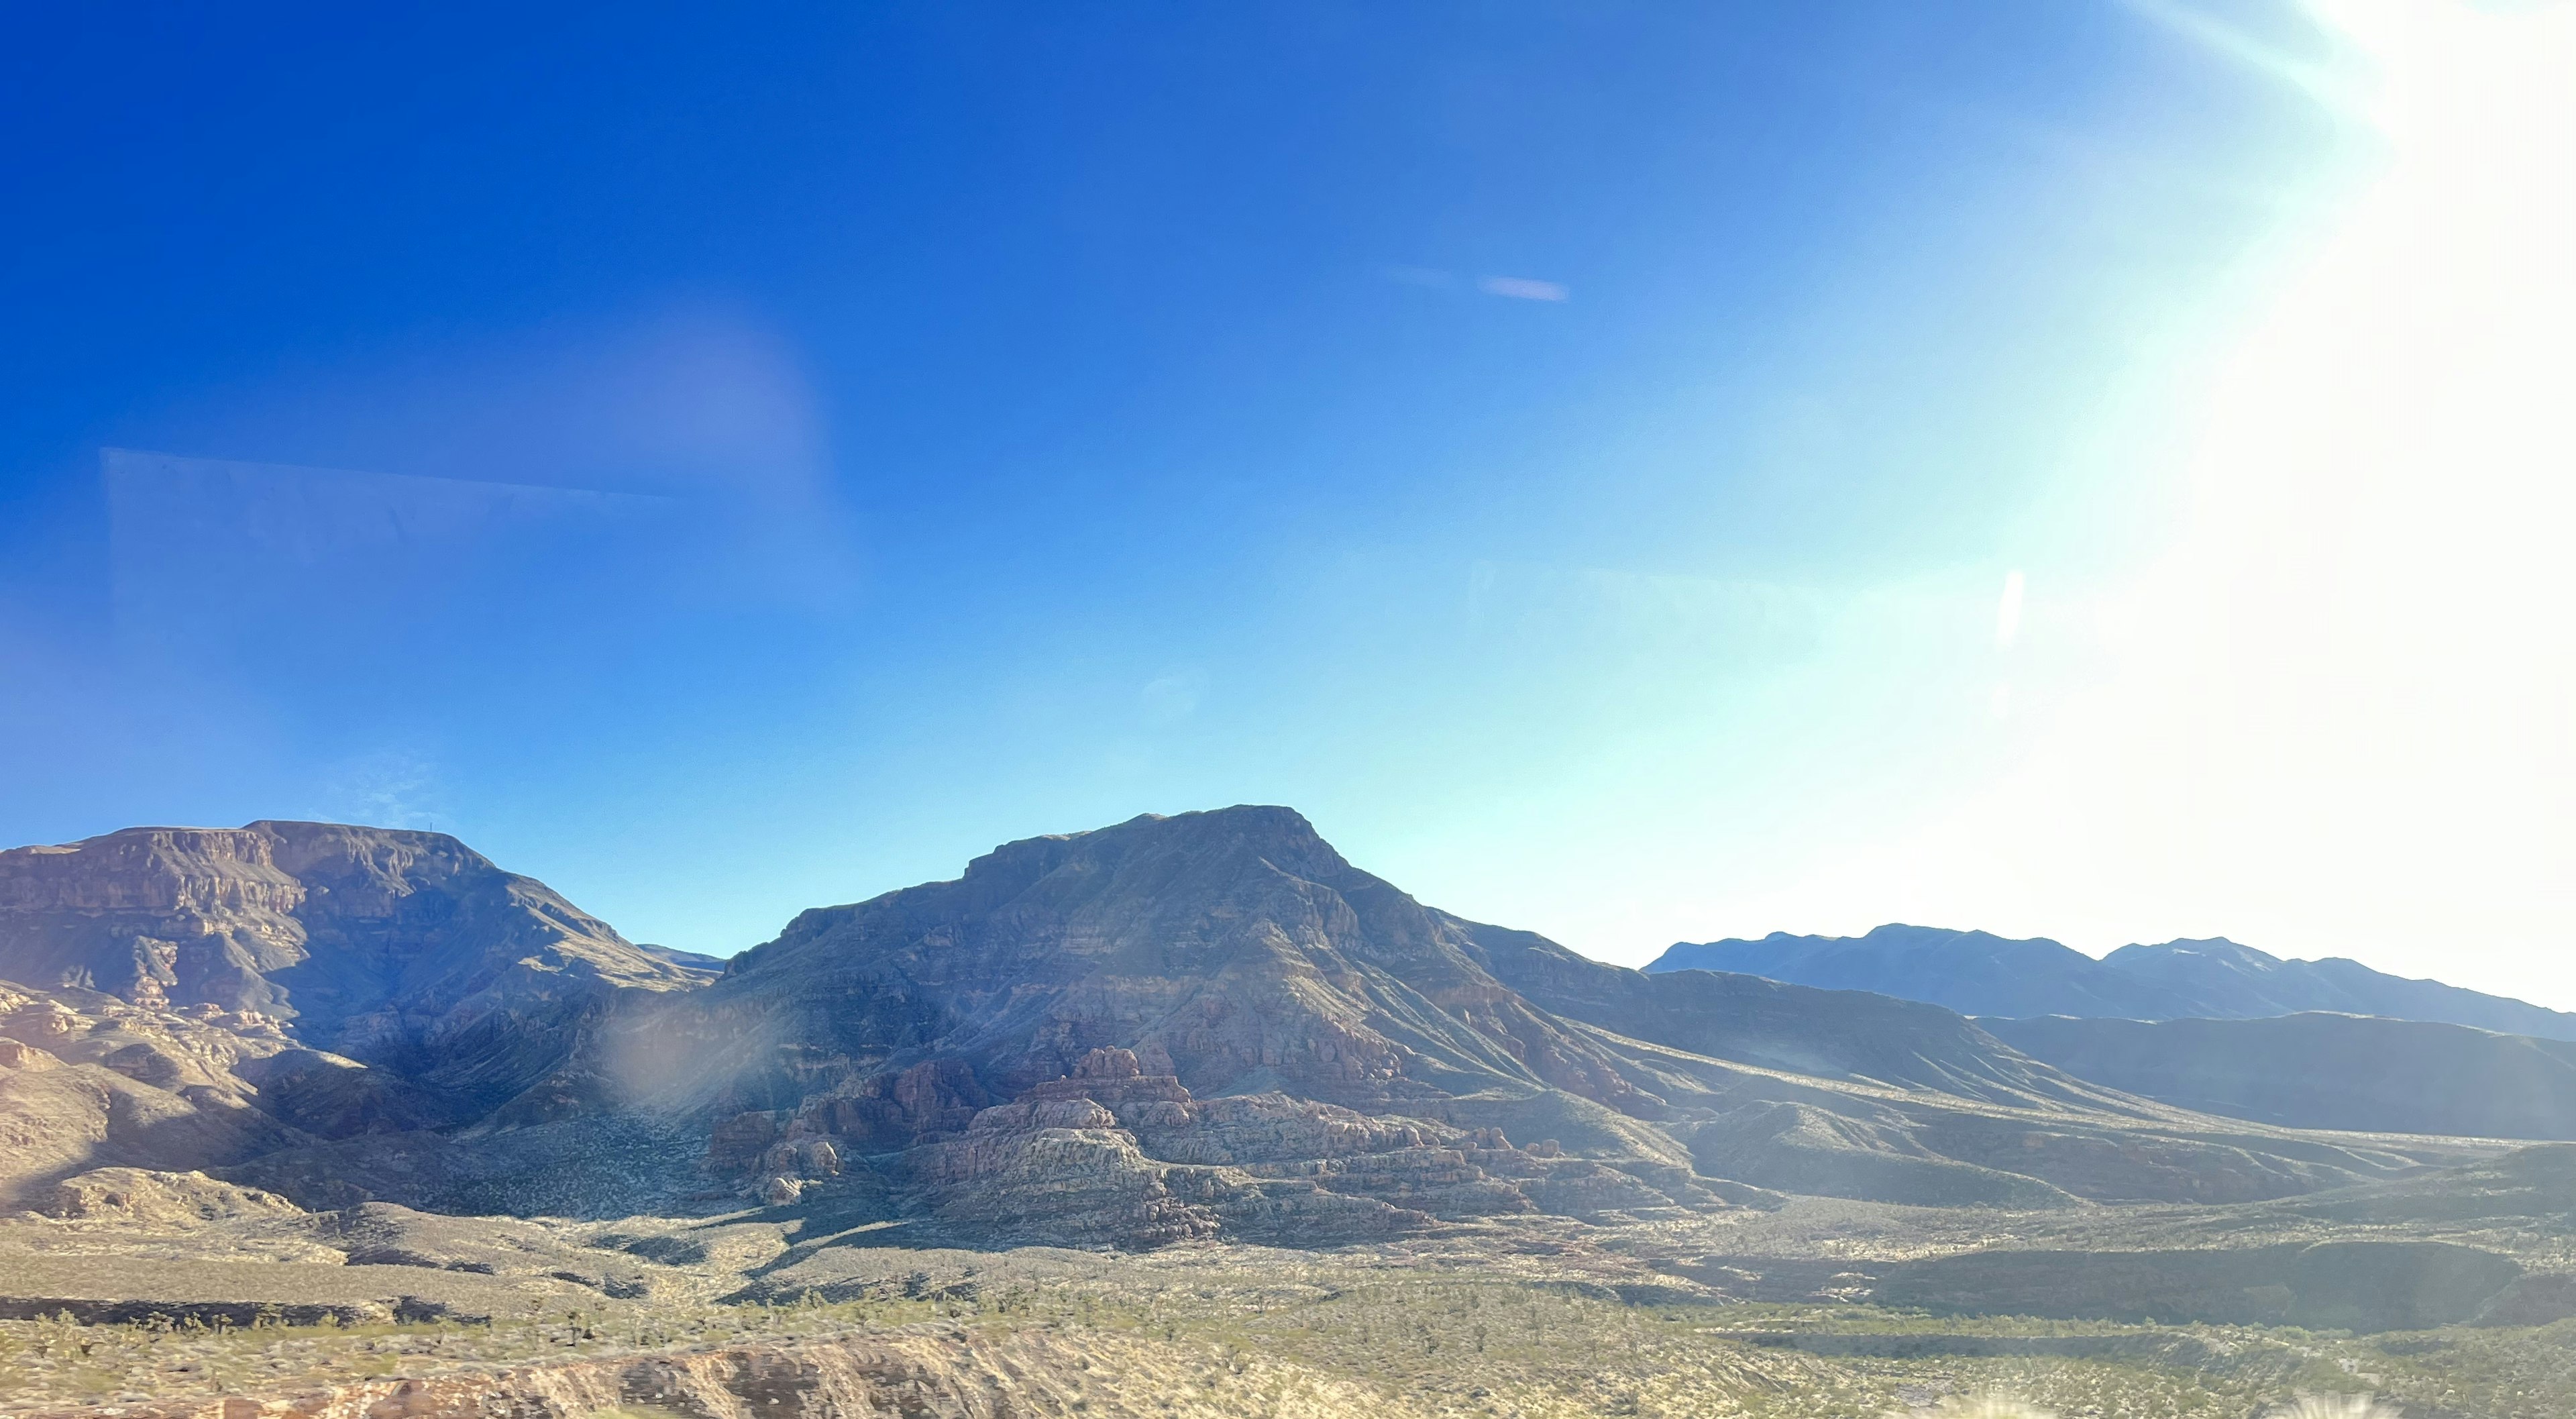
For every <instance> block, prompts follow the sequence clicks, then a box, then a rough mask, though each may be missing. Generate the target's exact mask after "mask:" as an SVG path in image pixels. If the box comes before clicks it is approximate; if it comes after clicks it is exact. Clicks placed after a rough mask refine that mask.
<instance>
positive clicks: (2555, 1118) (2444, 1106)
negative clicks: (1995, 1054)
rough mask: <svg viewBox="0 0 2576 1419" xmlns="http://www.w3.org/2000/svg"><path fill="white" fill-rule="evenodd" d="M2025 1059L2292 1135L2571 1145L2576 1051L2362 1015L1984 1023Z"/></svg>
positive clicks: (2554, 1043)
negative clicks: (2465, 1137)
mask: <svg viewBox="0 0 2576 1419" xmlns="http://www.w3.org/2000/svg"><path fill="white" fill-rule="evenodd" d="M1979 1023H1980V1024H1981V1025H1983V1027H1984V1028H1985V1029H1986V1031H1987V1032H1988V1033H1990V1034H1993V1035H1994V1036H1996V1037H1997V1038H1999V1039H2002V1040H2004V1041H2005V1042H2006V1043H2009V1044H2010V1045H2012V1046H2013V1047H2014V1048H2015V1049H2018V1050H2020V1051H2021V1052H2023V1053H2024V1054H2027V1055H2029V1056H2031V1057H2032V1058H2034V1059H2040V1060H2045V1061H2047V1062H2048V1063H2050V1064H2054V1065H2056V1066H2057V1067H2059V1068H2061V1069H2063V1070H2065V1071H2066V1072H2068V1073H2070V1074H2074V1075H2077V1076H2079V1077H2081V1078H2085V1079H2090V1080H2092V1081H2094V1082H2095V1083H2098V1084H2102V1085H2106V1086H2108V1087H2110V1088H2113V1089H2119V1090H2123V1091H2125V1092H2128V1093H2132V1094H2143V1095H2145V1096H2147V1097H2149V1098H2154V1099H2162V1100H2164V1101H2165V1102H2167V1103H2170V1104H2175V1105H2178V1106H2180V1107H2183V1108H2188V1109H2197V1110H2200V1111H2202V1112H2204V1113H2215V1114H2225V1115H2227V1116H2229V1117H2231V1118H2244V1119H2256V1120H2260V1121H2262V1122H2264V1123H2276V1124H2283V1125H2286V1126H2289V1127H2293V1128H2331V1129H2350V1130H2356V1131H2362V1132H2388V1133H2451V1134H2474V1135H2480V1136H2484V1137H2490V1138H2529V1139H2576V1043H2569V1042H2566V1041H2562V1040H2539V1039H2531V1038H2529V1037H2526V1036H2522V1035H2502V1034H2495V1033H2492V1032H2490V1031H2486V1030H2474V1029H2470V1028H2468V1027H2466V1026H2463V1025H2443V1024H2431V1023H2426V1022H2422V1021H2416V1020H2388V1019H2380V1018H2376V1017H2371V1016H2357V1015H2327V1014H2299V1015H2283V1016H2277V1017H2274V1018H2271V1019H2263V1020H2166V1021H2161V1022H2155V1023H2149V1022H2145V1021H2138V1020H2080V1019H2072V1018H2069V1017H2067V1016H2062V1015H2059V1016H2046V1017H2042V1018H2038V1019H2030V1020H1984V1021H1980V1022H1979Z"/></svg>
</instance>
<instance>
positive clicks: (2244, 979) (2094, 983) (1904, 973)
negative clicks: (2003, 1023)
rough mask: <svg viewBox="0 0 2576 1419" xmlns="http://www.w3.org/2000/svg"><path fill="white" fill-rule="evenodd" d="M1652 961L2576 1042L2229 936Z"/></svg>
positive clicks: (2073, 1007)
mask: <svg viewBox="0 0 2576 1419" xmlns="http://www.w3.org/2000/svg"><path fill="white" fill-rule="evenodd" d="M1645 969H1646V970H1647V971H1648V972H1649V973H1653V974H1665V973H1670V972H1674V971H1681V970H1715V971H1731V972H1740V973H1745V974H1751V975H1758V976H1764V977H1766V978H1769V979H1774V980H1781V981H1786V982H1789V983H1792V984H1798V985H1812V986H1818V987H1823V988H1827V989H1841V990H1868V991H1875V992H1877V993H1880V994H1885V995H1895V996H1900V997H1902V998H1905V999H1909V1000H1923V1001H1927V1002H1930V1003H1933V1004H1938V1005H1943V1006H1946V1007H1948V1008H1950V1009H1953V1010H1956V1011H1958V1012H1959V1013H1961V1014H1963V1015H1970V1016H1989V1015H1990V1016H1997V1017H2003V1018H2027V1017H2033V1016H2042V1015H2067V1016H2074V1017H2077V1018H2083V1019H2129V1020H2177V1019H2192V1018H2201V1019H2260V1018H2267V1017H2273V1016H2283V1015H2295V1014H2302V1013H2312V1012H2321V1011H2322V1012H2330V1013H2337V1014H2350V1015H2378V1016H2385V1017H2387V1018H2391V1019H2402V1020H2419V1021H2425V1022H2428V1023H2434V1024H2449V1025H2462V1026H2467V1027H2469V1028H2473V1029H2482V1030H2491V1031H2497V1032H2500V1033H2506V1034H2516V1035H2529V1036H2532V1037H2535V1038H2539V1039H2554V1040H2576V1014H2571V1013H2568V1012H2565V1011H2558V1010H2551V1009H2548V1008H2547V1007H2545V1006H2539V1005H2533V1004H2531V1003H2529V1002H2527V1001H2521V1000H2515V999H2512V998H2510V997H2506V996H2498V995H2488V994H2485V993H2483V992H2479V991H2473V990H2467V989H2464V988H2462V987H2459V986H2452V985H2445V984H2443V983H2441V982H2439V981H2432V980H2414V979H2410V978H2407V977H2403V976H2395V975H2389V974H2387V973H2385V972H2381V971H2375V970H2372V969H2371V968H2370V967H2368V966H2365V965H2363V964H2361V963H2360V962H2358V961H2354V960H2350V959H2347V958H2344V957H2327V958H2325V959H2322V960H2315V961H2298V960H2284V959H2282V958H2280V957H2277V956H2273V955H2271V954H2269V953H2267V952H2263V951H2258V950H2256V949H2254V948H2253V947H2250V946H2244V945H2241V944H2239V943H2237V942H2234V941H2230V940H2227V939H2226V938H2224V937H2210V938H2205V939H2196V940H2175V941H2167V942H2162V943H2158V944H2155V945H2130V946H2123V947H2121V948H2120V949H2119V950H2117V951H2114V952H2112V953H2111V954H2110V955H2108V956H2106V957H2103V958H2101V959H2099V960H2096V959H2095V958H2093V957H2091V956H2087V955H2085V954H2084V953H2083V952H2080V951H2077V950H2075V949H2074V948H2072V947H2069V946H2066V945H2063V944H2061V943H2059V942H2056V941H2053V940H2050V939H2048V938H2046V937H2031V938H2024V939H2013V938H2006V937H1999V936H1994V935H1991V934H1989V933H1987V932H1982V931H1959V930H1953V929H1950V928H1945V927H1924V926H1908V925H1904V924H1901V923H1890V924H1888V925H1885V926H1881V927H1877V928H1875V929H1873V930H1871V931H1870V932H1868V933H1867V934H1865V935H1862V936H1799V935H1792V934H1790V933H1788V932H1773V933H1771V934H1770V935H1769V936H1765V937H1762V938H1760V939H1758V940H1746V939H1742V938H1729V939H1727V940H1723V941H1711V942H1697V943H1694V942H1676V943H1674V944H1673V945H1672V946H1671V947H1670V948H1669V949H1667V950H1666V951H1665V952H1664V953H1663V954H1662V955H1661V956H1659V957H1657V958H1656V959H1655V960H1654V961H1653V962H1651V963H1649V964H1648V965H1647V966H1646V967H1645Z"/></svg>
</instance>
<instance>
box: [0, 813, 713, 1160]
mask: <svg viewBox="0 0 2576 1419" xmlns="http://www.w3.org/2000/svg"><path fill="white" fill-rule="evenodd" d="M706 975H707V972H705V971H704V970H702V969H698V968H695V967H692V966H690V965H688V964H686V963H680V962H674V961H671V960H668V959H665V958H663V957H661V956H658V955H656V954H654V953H652V952H648V951H645V950H643V949H641V948H638V947H636V946H634V945H633V944H631V943H629V942H628V941H626V940H625V939H624V938H623V937H620V936H619V935H618V934H617V933H616V932H615V931H614V930H612V929H610V928H609V927H608V925H607V924H606V923H604V922H601V921H600V920H598V919H597V918H595V917H593V916H591V915H589V914H588V913H586V912H583V911H582V910H580V909H579V908H577V907H575V906H573V905H572V904H571V903H570V902H567V901H565V900H564V899H563V898H562V897H561V896H559V895H557V894H556V893H555V892H554V891H553V890H552V889H550V888H548V887H547V886H546V885H545V884H544V883H542V882H538V881H535V880H534V879H531V878H527V877H521V876H519V875H517V874H515V873H510V872H504V871H502V870H501V869H500V868H499V867H497V866H495V865H493V863H492V862H491V860H490V859H488V858H486V857H484V856H483V855H482V854H480V853H477V852H475V851H473V850H472V849H470V848H468V847H466V846H465V845H464V844H462V843H460V842H458V841H457V840H456V839H454V838H452V837H448V836H446V835H445V834H442V833H420V832H401V831H395V830H391V829H381V828H357V827H348V826H343V825H339V824H331V823H288V822H260V823H252V824H250V825H249V826H247V827H243V828H233V829H216V828H129V829H126V830H125V831H122V832H117V833H110V834H108V835H106V836H104V837H96V838H90V839H87V840H85V841H82V842H77V843H72V844H69V845H66V846H61V847H25V848H16V849H13V850H10V851H7V852H0V980H8V981H13V982H16V983H18V984H19V985H21V986H24V987H29V988H31V989H32V990H34V991H37V992H52V991H76V992H86V993H88V998H90V999H91V1000H92V1002H93V1004H96V1003H98V1002H108V1003H109V1004H103V1005H99V1007H98V1008H100V1009H113V1010H116V1011H122V1012H125V1013H127V1014H132V1013H133V1012H137V1011H139V1012H143V1013H144V1014H149V1015H156V1016H157V1015H169V1016H172V1017H173V1018H177V1017H201V1018H203V1019H209V1020H229V1021H233V1022H235V1023H237V1024H240V1025H242V1026H243V1027H244V1028H246V1029H248V1030H249V1031H250V1032H251V1033H252V1034H253V1035H257V1034H258V1033H259V1032H260V1031H262V1030H264V1029H266V1028H267V1027H268V1026H269V1025H270V1024H274V1025H276V1026H277V1027H278V1028H279V1029H281V1030H282V1031H283V1032H285V1033H284V1035H283V1036H281V1037H291V1038H292V1039H293V1041H294V1042H295V1043H296V1044H297V1045H298V1046H299V1047H301V1048H303V1049H305V1050H308V1051H320V1052H324V1053H328V1054H331V1055H333V1056H335V1057H339V1058H343V1059H346V1060H350V1061H355V1062H358V1063H361V1064H364V1065H367V1066H371V1067H373V1068H375V1069H378V1070H381V1071H384V1072H385V1073H386V1074H387V1075H388V1076H389V1079H390V1080H391V1081H393V1082H392V1083H389V1084H388V1085H387V1087H388V1088H389V1089H392V1088H395V1087H396V1085H398V1086H399V1090H398V1091H407V1093H408V1094H409V1096H411V1097H414V1098H416V1099H419V1100H435V1101H436V1106H435V1108H434V1109H433V1110H432V1112H433V1113H434V1114H435V1115H436V1116H437V1117H438V1118H439V1119H440V1120H442V1121H444V1122H451V1123H453V1122H460V1121H466V1120H471V1119H475V1118H480V1117H483V1116H486V1115H488V1114H490V1113H492V1112H493V1111H494V1110H496V1109H499V1108H502V1107H503V1106H505V1105H508V1104H510V1103H511V1102H512V1101H513V1100H515V1099H516V1098H517V1097H518V1096H519V1095H521V1094H522V1093H524V1092H525V1091H526V1090H527V1089H528V1088H529V1087H530V1086H531V1085H533V1084H535V1083H536V1082H537V1081H539V1080H540V1079H543V1078H546V1077H547V1076H548V1075H550V1074H552V1073H553V1072H554V1071H556V1070H557V1069H558V1068H559V1067H560V1066H561V1064H562V1062H563V1061H564V1059H565V1058H567V1057H568V1056H569V1055H570V1054H571V1053H572V1052H573V1049H574V1046H575V1045H576V1043H577V1042H578V1041H579V1039H580V1038H581V1037H582V1036H583V1035H584V1034H585V1033H586V1032H587V1031H588V1030H590V1029H591V1028H592V1027H593V1026H594V1025H595V1024H596V1023H597V1022H598V1021H599V1020H600V1019H601V1018H602V1017H603V1016H604V1015H605V1014H606V1013H607V1012H608V1011H609V1010H611V1009H612V1008H613V1007H614V1005H615V1004H616V1002H617V1001H618V1000H620V999H621V998H622V997H625V996H628V995H632V994H645V995H651V994H658V993H662V992H668V991H675V990H684V989H687V988H689V987H691V986H694V985H696V984H698V983H699V982H700V981H701V980H703V979H704V978H705V977H706ZM67 1008H69V1007H67ZM208 1012H211V1013H208ZM93 1013H95V1012H93ZM422 1107H429V1106H428V1105H427V1104H423V1105H422Z"/></svg>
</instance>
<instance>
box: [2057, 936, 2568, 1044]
mask: <svg viewBox="0 0 2576 1419" xmlns="http://www.w3.org/2000/svg"><path fill="white" fill-rule="evenodd" d="M2102 964H2103V965H2104V966H2106V967H2109V968H2110V969H2111V970H2114V971H2117V972H2119V973H2120V974H2122V975H2124V976H2127V977H2128V978H2130V979H2132V980H2136V981H2140V982H2145V983H2153V984H2161V985H2168V986H2171V987H2173V988H2176V989H2181V990H2185V991H2187V992H2189V993H2190V994H2192V995H2193V996H2194V997H2196V998H2197V999H2199V1000H2200V1001H2203V1002H2206V1003H2207V1004H2208V1005H2209V1006H2211V1007H2212V1008H2208V1009H2203V1010H2199V1011H2196V1012H2194V1013H2196V1014H2202V1015H2208V1016H2212V1017H2215V1018H2252V1017H2256V1016H2263V1015H2294V1014H2298V1013H2300V1012H2301V1011H2310V1010H2322V1011H2332V1012H2335V1013H2339V1014H2345V1015H2385V1016H2387V1017H2389V1018H2390V1019H2395V1020H2426V1021H2431V1022H2433V1023H2436V1024H2444V1025H2466V1026H2469V1027H2470V1028H2472V1029H2478V1030H2494V1031H2497V1032H2498V1033H2501V1034H2508V1035H2530V1036H2533V1037H2535V1038H2539V1039H2545V1040H2576V1014H2569V1013H2568V1012H2566V1011H2562V1010H2550V1009H2547V1008H2545V1007H2542V1006H2538V1005H2532V1004H2529V1003H2526V1002H2524V1001H2520V1000H2513V999H2509V998H2507V997H2505V996H2501V995H2486V994H2483V993H2481V992H2478V991H2474V990H2464V989H2462V988H2460V987H2459V986H2455V985H2444V984H2442V983H2441V982H2440V981H2433V980H2409V979H2407V978H2406V977H2404V976H2392V975H2388V974H2385V973H2383V972H2380V971H2374V970H2372V969H2371V968H2370V967H2368V966H2365V965H2363V964H2362V963H2360V962H2359V961H2352V960H2346V959H2344V958H2342V957H2339V956H2329V957H2327V958H2326V959H2324V960H2321V961H2284V960H2282V959H2280V958H2279V957H2277V956H2272V955H2267V954H2266V953H2264V952H2261V951H2257V950H2255V949H2253V948H2252V947H2250V946H2240V945H2238V944H2236V943H2235V942H2233V941H2229V940H2227V939H2225V938H2224V937H2218V938H2213V939H2210V940H2206V941H2167V942H2165V943H2163V944H2162V945H2157V946H2123V947H2121V948H2120V949H2119V950H2117V951H2114V952H2112V953H2111V954H2110V955H2108V956H2106V957H2104V958H2103V960H2102ZM2217 1007H2225V1008H2223V1009H2222V1008H2217Z"/></svg>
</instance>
